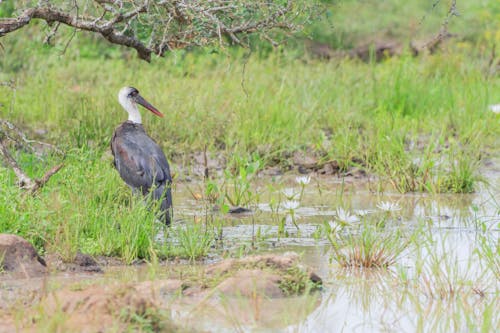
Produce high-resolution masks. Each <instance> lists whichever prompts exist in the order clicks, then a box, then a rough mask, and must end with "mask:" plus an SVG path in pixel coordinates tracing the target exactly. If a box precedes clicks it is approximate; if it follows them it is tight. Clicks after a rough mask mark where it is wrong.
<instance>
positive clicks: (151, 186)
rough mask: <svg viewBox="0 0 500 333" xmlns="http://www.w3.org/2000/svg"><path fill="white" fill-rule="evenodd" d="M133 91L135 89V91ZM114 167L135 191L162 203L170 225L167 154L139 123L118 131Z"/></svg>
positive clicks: (113, 150)
mask: <svg viewBox="0 0 500 333" xmlns="http://www.w3.org/2000/svg"><path fill="white" fill-rule="evenodd" d="M132 89H133V88H132ZM111 151H112V153H113V156H114V164H115V167H116V169H117V170H118V173H119V174H120V176H121V178H122V179H123V180H124V181H125V183H127V185H129V186H130V187H131V188H132V190H133V191H135V192H140V193H142V194H143V195H148V194H149V193H150V192H151V190H153V193H152V197H153V198H154V199H155V200H161V204H160V209H161V211H162V213H163V215H164V216H163V219H164V221H165V223H166V224H167V225H169V224H170V222H171V219H172V192H171V185H172V177H171V175H170V166H169V164H168V161H167V158H166V157H165V154H164V153H163V151H162V150H161V148H160V147H159V146H158V144H157V143H156V142H155V141H153V139H151V138H150V137H149V136H148V135H147V134H146V132H145V130H144V127H143V126H142V124H140V123H135V122H133V121H130V120H128V121H126V122H124V123H122V124H121V125H120V126H118V127H117V128H116V129H115V132H114V134H113V138H112V140H111Z"/></svg>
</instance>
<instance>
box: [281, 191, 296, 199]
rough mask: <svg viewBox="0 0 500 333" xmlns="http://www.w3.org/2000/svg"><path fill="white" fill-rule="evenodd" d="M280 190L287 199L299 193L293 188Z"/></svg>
mask: <svg viewBox="0 0 500 333" xmlns="http://www.w3.org/2000/svg"><path fill="white" fill-rule="evenodd" d="M281 192H283V194H284V195H285V197H286V198H287V199H288V200H292V199H294V198H295V197H296V196H298V195H299V194H300V193H299V192H297V191H296V190H295V189H293V188H285V189H283V190H282V191H281Z"/></svg>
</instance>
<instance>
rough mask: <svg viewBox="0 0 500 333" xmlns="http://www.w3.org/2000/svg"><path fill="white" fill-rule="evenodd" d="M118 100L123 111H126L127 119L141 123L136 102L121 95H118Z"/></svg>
mask: <svg viewBox="0 0 500 333" xmlns="http://www.w3.org/2000/svg"><path fill="white" fill-rule="evenodd" d="M118 100H119V102H120V104H121V105H122V106H123V108H124V109H125V111H127V112H128V120H129V121H131V122H133V123H136V124H142V118H141V114H140V113H139V109H138V108H137V104H135V103H134V102H133V101H131V100H130V99H129V98H126V97H124V96H122V95H120V96H119V98H118Z"/></svg>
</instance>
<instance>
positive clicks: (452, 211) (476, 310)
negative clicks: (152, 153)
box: [177, 170, 500, 332]
mask: <svg viewBox="0 0 500 333" xmlns="http://www.w3.org/2000/svg"><path fill="white" fill-rule="evenodd" d="M485 174H486V175H487V176H488V182H489V183H488V185H484V186H482V187H481V189H480V190H479V191H477V193H474V194H467V195H464V194H461V195H449V194H448V195H444V194H442V195H429V194H404V195H402V194H398V193H391V192H384V193H383V194H378V193H377V192H375V191H373V190H371V189H370V187H372V185H371V184H369V183H368V182H363V183H361V184H360V182H357V181H352V182H350V181H346V179H340V178H335V179H332V178H330V179H326V178H315V177H312V178H311V181H310V183H309V184H307V185H306V186H304V189H303V193H302V195H300V194H297V198H300V199H297V201H299V204H298V207H297V208H295V209H293V220H294V222H295V223H296V224H297V226H298V227H297V226H295V224H293V223H291V217H290V211H289V210H288V209H287V208H284V207H283V206H286V204H284V201H286V200H287V199H286V198H285V195H284V193H287V194H290V193H293V192H295V193H300V192H301V190H302V187H301V186H300V185H299V184H297V182H296V180H295V177H291V176H290V177H277V178H273V179H272V182H269V179H266V180H265V181H264V182H262V184H263V185H261V186H260V187H258V186H257V191H260V198H261V201H260V203H258V204H256V206H255V208H254V210H253V212H252V213H248V214H241V215H239V216H237V217H235V216H232V217H228V216H227V215H224V216H223V217H220V216H219V217H220V218H224V219H225V220H226V225H227V226H225V227H224V228H223V234H222V238H223V240H224V242H225V244H226V246H227V247H242V246H244V245H247V246H250V244H253V245H254V246H256V247H257V248H258V249H259V250H261V251H275V252H278V251H279V252H284V251H295V252H297V253H300V254H301V255H302V262H303V263H305V264H306V265H308V266H310V267H312V268H313V269H314V270H315V271H316V272H317V273H318V274H319V275H320V276H321V277H322V278H323V279H324V288H323V290H322V292H320V294H319V295H313V296H310V297H311V298H310V299H309V301H305V300H304V299H303V298H302V299H301V302H302V303H299V302H298V300H297V299H292V300H288V301H286V300H285V301H283V302H284V303H286V302H289V303H288V305H283V304H280V305H279V306H280V307H281V308H282V312H281V313H276V312H269V311H266V310H262V309H261V310H260V311H259V310H256V309H255V308H252V307H251V306H249V307H248V309H246V310H244V311H242V310H241V308H239V307H228V308H227V309H226V310H227V312H228V313H226V314H224V315H223V316H222V317H223V318H232V319H234V318H241V320H240V321H239V322H238V321H234V320H229V321H226V322H225V323H222V322H223V320H220V319H218V320H216V321H214V320H213V318H214V316H213V314H208V315H207V318H209V319H208V323H205V325H202V328H204V329H209V330H210V328H211V327H212V328H213V326H212V325H214V324H215V323H217V324H218V325H220V326H219V327H218V328H217V329H216V330H217V331H218V330H219V329H221V328H222V327H224V328H226V329H227V330H228V331H232V330H234V329H237V330H241V331H246V330H249V331H253V330H256V331H274V330H276V329H278V328H279V329H281V330H283V331H291V332H295V331H298V332H341V331H345V332H374V331H392V332H402V331H406V332H412V331H456V332H459V331H463V332H470V331H481V330H485V331H490V330H491V331H495V330H497V329H500V327H499V326H498V325H500V321H499V319H498V315H496V314H494V315H493V317H491V314H490V312H491V311H494V313H497V310H498V308H500V301H499V287H500V283H499V279H498V275H495V272H494V271H492V270H490V268H491V267H489V265H491V263H488V262H487V260H484V258H483V251H484V247H485V246H486V247H487V246H490V245H491V246H492V247H493V249H494V248H495V247H494V246H495V244H498V242H499V239H500V238H499V236H500V211H499V208H500V205H499V204H500V193H499V191H498V190H497V189H498V188H499V186H498V185H499V183H498V180H499V177H498V175H499V174H500V172H499V170H488V172H487V173H485ZM270 183H271V185H270ZM183 186H186V187H189V190H187V191H185V190H184V189H183ZM193 188H195V187H194V186H192V185H190V184H183V185H182V186H179V187H178V188H177V190H178V192H181V193H182V192H187V193H192V192H193ZM277 198H281V199H277ZM381 202H386V203H393V204H394V207H393V208H395V209H394V210H393V211H391V212H387V211H384V212H381V209H380V206H381V204H380V203H381ZM295 205H296V204H295ZM178 209H179V210H180V211H182V212H183V218H186V219H189V218H194V219H196V218H198V219H203V218H204V216H205V217H206V212H204V211H203V210H200V209H199V203H198V202H197V200H194V199H193V200H192V199H190V198H189V197H185V198H184V201H183V203H182V205H179V208H178ZM339 210H343V211H344V215H348V216H350V218H352V221H351V222H350V223H349V226H348V227H346V229H347V230H348V231H346V230H343V232H344V233H345V232H350V231H349V230H351V231H352V232H356V231H354V230H357V229H356V227H355V226H356V225H358V226H359V225H362V224H363V221H364V220H366V219H376V218H380V217H377V214H378V215H380V214H382V215H383V216H384V217H386V216H388V217H387V221H386V227H385V228H386V229H387V232H389V233H390V232H395V230H397V229H398V230H405V231H406V232H408V233H415V234H414V237H415V239H414V244H413V246H408V248H406V249H405V250H403V252H402V253H401V255H400V256H399V257H398V259H397V260H396V262H395V263H394V265H392V266H390V267H389V268H378V269H377V268H375V269H366V268H365V269H362V268H342V267H340V266H339V265H338V264H337V263H336V262H335V260H334V255H333V253H332V251H331V244H330V243H329V242H328V241H327V240H326V238H325V237H322V236H321V235H319V236H318V232H317V231H318V228H321V225H324V224H329V225H332V224H333V225H335V223H337V221H338V220H339ZM346 212H347V213H348V214H345V213H346ZM384 214H387V215H384ZM340 215H343V214H342V213H340ZM280 219H285V235H284V236H283V234H282V235H279V233H278V225H279V221H280ZM344 219H345V218H344ZM417 230H419V231H420V232H418V233H417V232H416V231H417ZM340 237H341V236H340ZM485 244H486V245H485ZM494 255H495V254H494V253H493V256H494ZM493 260H496V264H497V265H498V257H497V258H493ZM496 274H498V272H497V273H496ZM411 281H413V282H411ZM415 281H416V282H415ZM269 302H271V303H273V302H276V300H269ZM276 306H278V305H276ZM234 309H237V310H234ZM232 310H234V311H238V313H231V311H232ZM256 311H258V312H259V313H255V312H256ZM240 312H243V313H246V316H242V315H241V313H240ZM249 313H250V314H253V315H249ZM221 315H222V314H221ZM266 316H272V317H274V318H266ZM276 316H277V317H276ZM244 317H250V320H248V319H247V320H243V319H242V318H244ZM252 318H253V319H252ZM256 318H257V319H256ZM271 319H273V320H274V321H275V322H279V323H280V324H281V325H278V326H276V325H274V326H270V325H271V324H270V323H271V322H273V320H271Z"/></svg>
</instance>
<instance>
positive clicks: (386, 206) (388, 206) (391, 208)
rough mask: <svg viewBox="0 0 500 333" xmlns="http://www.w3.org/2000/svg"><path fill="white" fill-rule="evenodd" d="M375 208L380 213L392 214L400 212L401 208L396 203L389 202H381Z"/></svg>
mask: <svg viewBox="0 0 500 333" xmlns="http://www.w3.org/2000/svg"><path fill="white" fill-rule="evenodd" d="M377 208H378V209H380V210H381V211H384V212H387V213H392V212H397V211H399V210H401V206H400V205H399V204H398V203H394V202H390V201H381V202H379V203H378V204H377Z"/></svg>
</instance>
